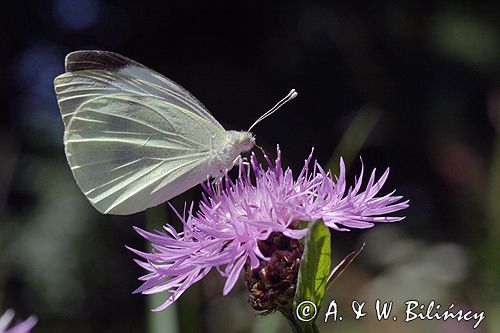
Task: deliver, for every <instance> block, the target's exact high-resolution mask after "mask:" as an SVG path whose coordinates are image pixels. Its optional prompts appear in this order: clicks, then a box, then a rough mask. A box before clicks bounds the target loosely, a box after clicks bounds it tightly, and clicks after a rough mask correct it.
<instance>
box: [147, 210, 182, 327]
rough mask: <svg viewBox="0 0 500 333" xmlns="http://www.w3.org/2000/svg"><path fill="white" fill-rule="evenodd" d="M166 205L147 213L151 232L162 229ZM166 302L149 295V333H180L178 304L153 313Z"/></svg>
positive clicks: (158, 295) (163, 298)
mask: <svg viewBox="0 0 500 333" xmlns="http://www.w3.org/2000/svg"><path fill="white" fill-rule="evenodd" d="M165 206H166V205H161V206H157V207H154V208H150V209H148V210H147V211H146V226H147V229H148V230H149V231H152V230H155V229H160V228H161V226H162V224H163V223H165V220H166V214H167V213H166V209H165ZM148 246H149V245H148ZM164 300H165V296H164V295H161V294H153V295H147V301H146V306H147V309H146V311H147V312H146V313H147V315H146V317H147V325H148V329H147V331H148V333H163V332H169V333H179V332H180V330H179V323H178V313H177V304H172V305H170V306H169V307H168V309H165V310H163V311H160V312H153V311H151V309H153V308H155V307H157V306H158V305H159V304H161V303H162V302H163V301H164Z"/></svg>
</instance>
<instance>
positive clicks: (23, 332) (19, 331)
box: [0, 310, 38, 333]
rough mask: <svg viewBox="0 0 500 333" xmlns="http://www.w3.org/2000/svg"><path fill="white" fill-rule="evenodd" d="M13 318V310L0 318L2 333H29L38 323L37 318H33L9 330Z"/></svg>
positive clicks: (0, 332) (0, 331)
mask: <svg viewBox="0 0 500 333" xmlns="http://www.w3.org/2000/svg"><path fill="white" fill-rule="evenodd" d="M13 318H14V311H12V310H7V311H6V312H5V313H4V314H3V315H1V316H0V333H29V332H30V331H31V329H32V328H33V327H34V326H35V325H36V323H37V321H38V320H37V318H36V317H35V316H31V317H29V318H28V319H26V320H25V321H23V322H20V323H18V324H16V325H14V326H13V327H11V328H9V329H7V327H8V326H9V324H10V322H11V321H12V319H13Z"/></svg>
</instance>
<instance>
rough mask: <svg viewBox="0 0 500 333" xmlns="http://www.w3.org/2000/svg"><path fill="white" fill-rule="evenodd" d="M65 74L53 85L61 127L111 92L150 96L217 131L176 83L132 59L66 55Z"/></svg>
mask: <svg viewBox="0 0 500 333" xmlns="http://www.w3.org/2000/svg"><path fill="white" fill-rule="evenodd" d="M65 67H66V73H65V74H63V75H60V76H59V77H57V78H56V79H55V82H54V85H55V88H56V93H57V95H58V101H59V105H60V108H61V113H62V115H63V120H64V123H65V125H67V123H68V122H69V119H70V118H71V116H72V115H73V114H74V112H75V111H76V108H78V106H79V105H81V104H83V103H85V102H86V101H88V100H90V99H92V98H96V97H100V96H104V95H107V94H113V93H129V94H138V95H152V96H157V97H160V98H163V99H165V100H167V101H169V102H171V103H174V104H178V105H181V106H182V107H184V108H186V109H188V110H190V111H192V112H194V113H197V114H198V115H200V116H201V117H203V118H205V119H207V120H208V121H210V122H211V123H213V124H214V125H215V126H217V127H219V129H220V130H224V128H223V127H222V126H221V125H220V124H219V122H218V121H217V120H216V119H215V118H214V117H213V116H212V115H211V114H210V112H209V111H208V110H207V109H206V108H205V107H204V106H203V104H202V103H201V102H200V101H198V100H197V99H196V98H195V97H194V96H192V95H191V94H190V93H189V92H188V91H187V90H186V89H184V88H182V87H181V86H180V85H179V84H177V83H175V82H174V81H172V80H170V79H168V78H166V77H164V76H163V75H161V74H159V73H157V72H155V71H153V70H151V69H149V68H147V67H146V66H143V65H141V64H139V63H137V62H135V61H133V60H130V59H128V58H126V57H124V56H121V55H119V54H116V53H113V52H107V51H76V52H72V53H70V54H68V55H67V56H66V62H65Z"/></svg>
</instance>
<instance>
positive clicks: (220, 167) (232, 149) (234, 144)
mask: <svg viewBox="0 0 500 333" xmlns="http://www.w3.org/2000/svg"><path fill="white" fill-rule="evenodd" d="M226 134H227V141H226V145H225V146H224V148H223V149H222V150H221V151H220V152H218V154H217V157H216V160H215V161H214V162H215V163H216V164H217V167H214V168H213V169H215V170H217V171H215V172H214V173H212V174H211V176H212V177H220V176H222V175H223V174H224V171H225V170H226V169H227V170H229V169H231V168H232V167H233V166H234V164H235V163H236V162H237V161H238V157H239V156H240V155H241V153H244V152H247V151H249V150H250V149H252V147H253V146H254V144H255V137H254V135H253V134H252V133H250V132H245V131H227V132H226Z"/></svg>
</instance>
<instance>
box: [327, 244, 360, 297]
mask: <svg viewBox="0 0 500 333" xmlns="http://www.w3.org/2000/svg"><path fill="white" fill-rule="evenodd" d="M364 247H365V243H363V245H362V246H361V247H360V248H359V250H356V251H352V252H351V253H349V254H348V255H347V256H346V257H345V258H344V259H343V260H342V261H341V262H340V264H338V265H337V267H335V268H334V269H333V271H332V273H331V274H330V276H329V277H328V285H327V286H326V289H328V288H330V287H331V286H332V284H333V283H334V282H335V280H337V278H338V277H339V276H340V274H342V272H344V271H345V270H346V268H347V266H349V265H350V264H351V263H352V262H353V261H354V259H356V257H357V256H358V254H360V253H361V251H363V249H364Z"/></svg>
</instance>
